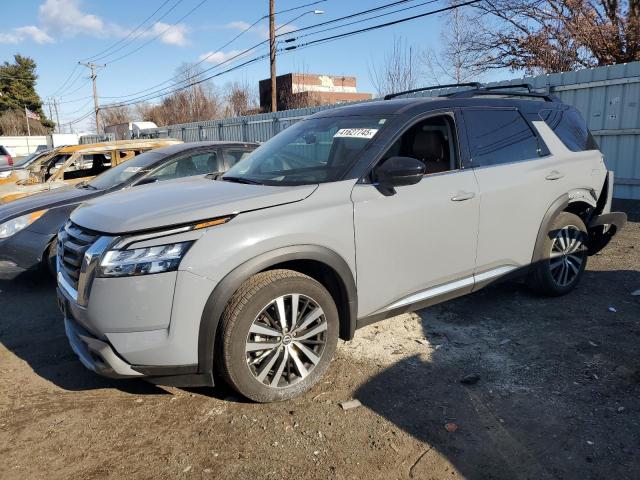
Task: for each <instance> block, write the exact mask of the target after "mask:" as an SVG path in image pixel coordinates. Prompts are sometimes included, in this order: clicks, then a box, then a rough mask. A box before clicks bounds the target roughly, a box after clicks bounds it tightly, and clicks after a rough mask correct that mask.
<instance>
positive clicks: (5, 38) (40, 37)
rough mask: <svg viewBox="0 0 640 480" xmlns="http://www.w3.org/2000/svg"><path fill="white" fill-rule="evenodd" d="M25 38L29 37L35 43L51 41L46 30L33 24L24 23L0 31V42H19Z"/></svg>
mask: <svg viewBox="0 0 640 480" xmlns="http://www.w3.org/2000/svg"><path fill="white" fill-rule="evenodd" d="M26 39H31V40H33V41H34V42H36V43H52V42H53V38H51V37H50V36H49V35H48V34H47V32H45V31H44V30H41V29H40V28H38V27H36V26H35V25H26V26H24V27H18V28H14V29H12V30H10V31H9V32H0V43H21V42H23V41H24V40H26Z"/></svg>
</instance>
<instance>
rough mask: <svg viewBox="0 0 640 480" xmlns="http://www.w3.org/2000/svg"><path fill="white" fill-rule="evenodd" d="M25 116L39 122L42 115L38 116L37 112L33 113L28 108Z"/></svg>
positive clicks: (25, 110)
mask: <svg viewBox="0 0 640 480" xmlns="http://www.w3.org/2000/svg"><path fill="white" fill-rule="evenodd" d="M24 112H25V115H26V116H27V118H30V119H31V120H38V121H40V115H38V114H37V113H35V112H32V111H31V110H29V109H28V108H25V109H24Z"/></svg>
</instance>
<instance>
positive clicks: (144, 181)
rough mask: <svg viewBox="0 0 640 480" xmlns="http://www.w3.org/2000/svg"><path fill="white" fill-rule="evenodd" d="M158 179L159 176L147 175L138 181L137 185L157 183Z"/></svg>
mask: <svg viewBox="0 0 640 480" xmlns="http://www.w3.org/2000/svg"><path fill="white" fill-rule="evenodd" d="M157 181H158V179H157V178H153V177H146V178H143V179H142V180H140V181H139V182H137V183H136V184H135V186H136V187H137V186H139V185H149V184H150V183H156V182H157Z"/></svg>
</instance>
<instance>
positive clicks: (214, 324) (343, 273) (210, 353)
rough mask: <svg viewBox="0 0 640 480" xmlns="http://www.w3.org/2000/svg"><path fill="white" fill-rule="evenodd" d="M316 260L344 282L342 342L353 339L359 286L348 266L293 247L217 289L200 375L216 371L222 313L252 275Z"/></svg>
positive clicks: (241, 270)
mask: <svg viewBox="0 0 640 480" xmlns="http://www.w3.org/2000/svg"><path fill="white" fill-rule="evenodd" d="M294 260H313V261H317V262H320V263H323V264H325V265H327V266H328V267H330V268H332V269H333V270H334V271H335V272H336V274H337V275H338V277H339V278H340V279H341V280H342V283H343V286H344V290H345V293H346V297H347V303H348V312H346V313H347V318H345V319H344V320H346V322H341V325H340V332H341V337H342V338H352V337H353V334H354V332H355V328H356V318H357V305H358V302H357V290H356V282H355V278H354V276H353V273H352V271H351V268H350V267H349V265H348V264H347V262H346V261H345V260H344V259H343V258H342V257H341V256H340V255H338V254H337V253H336V252H334V251H333V250H330V249H328V248H326V247H321V246H317V245H292V246H288V247H282V248H278V249H276V250H272V251H269V252H265V253H262V254H260V255H258V256H257V257H254V258H252V259H250V260H247V261H246V262H244V263H243V264H241V265H239V266H237V267H236V268H235V269H233V270H232V271H231V272H229V273H228V274H227V275H226V276H225V277H224V278H223V279H222V280H221V281H220V282H219V283H218V284H217V285H216V286H215V288H214V289H213V291H212V292H211V294H210V295H209V298H208V300H207V302H206V304H205V307H204V310H203V311H202V316H201V319H200V329H199V332H198V371H199V372H200V373H206V372H210V371H211V370H212V368H213V362H214V349H215V346H216V334H217V331H218V325H219V323H220V318H221V317H222V313H223V312H224V309H225V307H226V305H227V303H228V301H229V299H230V298H231V296H232V295H233V294H234V293H235V292H236V290H238V288H240V286H241V285H242V283H243V282H244V281H245V280H247V279H248V278H249V277H251V276H252V275H255V274H256V273H259V272H261V271H263V270H266V269H268V268H269V267H272V266H274V265H277V264H280V263H284V262H289V261H294Z"/></svg>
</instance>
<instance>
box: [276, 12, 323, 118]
mask: <svg viewBox="0 0 640 480" xmlns="http://www.w3.org/2000/svg"><path fill="white" fill-rule="evenodd" d="M274 3H275V1H274V0H269V63H270V67H271V111H272V112H277V111H278V100H277V92H276V32H277V31H278V30H280V29H281V28H283V27H286V26H287V25H290V24H292V23H293V22H295V21H296V20H298V19H300V18H302V17H304V16H305V15H308V14H310V13H312V14H314V15H322V14H323V13H324V10H308V11H306V12H304V13H301V14H300V15H298V16H297V17H296V18H294V19H293V20H290V21H288V22H287V23H285V24H284V25H280V26H279V27H278V28H275V25H276V17H275V13H274V8H275V7H274Z"/></svg>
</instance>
